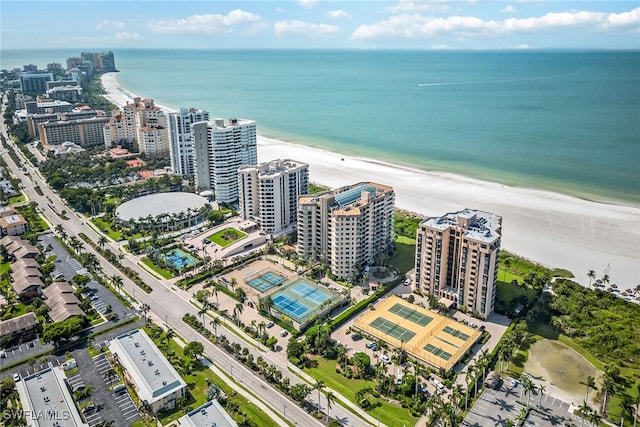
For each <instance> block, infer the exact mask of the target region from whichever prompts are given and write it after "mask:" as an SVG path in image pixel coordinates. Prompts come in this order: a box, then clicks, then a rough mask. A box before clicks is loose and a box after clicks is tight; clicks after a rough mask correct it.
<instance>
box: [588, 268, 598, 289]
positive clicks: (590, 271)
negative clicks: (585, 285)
mask: <svg viewBox="0 0 640 427" xmlns="http://www.w3.org/2000/svg"><path fill="white" fill-rule="evenodd" d="M587 277H588V278H589V287H591V281H592V280H593V279H595V278H596V271H595V270H589V272H588V273H587Z"/></svg>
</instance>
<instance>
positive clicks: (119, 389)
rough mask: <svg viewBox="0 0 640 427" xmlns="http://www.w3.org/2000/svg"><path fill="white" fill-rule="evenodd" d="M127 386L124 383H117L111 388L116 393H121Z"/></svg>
mask: <svg viewBox="0 0 640 427" xmlns="http://www.w3.org/2000/svg"><path fill="white" fill-rule="evenodd" d="M126 389H127V387H126V386H125V385H124V384H118V385H116V386H115V387H114V388H113V392H114V393H116V394H119V393H122V392H123V391H125V390H126Z"/></svg>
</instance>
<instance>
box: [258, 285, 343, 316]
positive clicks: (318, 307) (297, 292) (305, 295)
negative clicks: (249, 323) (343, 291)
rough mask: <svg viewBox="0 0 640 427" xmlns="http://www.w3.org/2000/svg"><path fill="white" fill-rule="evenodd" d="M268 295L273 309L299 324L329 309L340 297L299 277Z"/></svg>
mask: <svg viewBox="0 0 640 427" xmlns="http://www.w3.org/2000/svg"><path fill="white" fill-rule="evenodd" d="M270 296H271V301H272V305H271V307H272V308H273V309H274V311H277V312H279V313H280V314H282V315H283V316H285V317H287V318H288V319H291V320H293V321H295V322H297V323H299V324H300V325H304V324H306V323H307V322H309V321H311V320H313V319H314V317H315V316H317V315H319V314H320V313H323V312H325V311H326V310H329V309H331V308H332V307H333V306H335V305H336V304H337V303H339V302H340V300H341V299H342V297H341V295H340V294H337V293H335V292H333V291H330V290H328V289H326V288H324V287H321V286H319V285H317V284H316V283H314V282H312V281H310V280H306V279H304V278H299V277H296V278H295V279H294V280H293V281H292V282H291V283H287V284H286V285H284V286H283V287H282V288H281V289H278V290H277V291H275V292H273V293H272V294H271V295H270Z"/></svg>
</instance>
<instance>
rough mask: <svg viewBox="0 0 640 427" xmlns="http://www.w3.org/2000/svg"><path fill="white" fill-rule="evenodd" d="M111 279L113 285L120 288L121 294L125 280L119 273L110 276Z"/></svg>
mask: <svg viewBox="0 0 640 427" xmlns="http://www.w3.org/2000/svg"><path fill="white" fill-rule="evenodd" d="M109 280H110V281H111V286H113V287H114V288H116V289H117V290H118V295H120V288H121V287H122V285H123V284H124V281H123V280H122V277H121V276H118V275H117V274H114V275H113V276H111V277H110V278H109Z"/></svg>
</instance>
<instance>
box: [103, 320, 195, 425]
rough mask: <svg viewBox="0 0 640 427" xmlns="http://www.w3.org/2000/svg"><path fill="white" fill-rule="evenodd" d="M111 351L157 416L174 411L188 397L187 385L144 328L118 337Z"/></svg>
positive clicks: (111, 343)
mask: <svg viewBox="0 0 640 427" xmlns="http://www.w3.org/2000/svg"><path fill="white" fill-rule="evenodd" d="M109 350H110V351H111V354H112V355H113V358H114V359H115V360H117V361H118V363H120V364H121V365H122V367H123V368H124V370H125V377H126V378H127V380H128V381H130V382H131V383H132V384H133V386H134V387H135V390H136V393H137V395H138V397H139V398H140V401H141V402H143V403H144V404H145V405H146V406H148V408H149V409H150V410H151V411H152V412H153V413H154V414H155V413H158V411H160V410H172V409H173V408H175V405H176V399H178V398H180V397H185V394H186V390H187V384H186V383H185V382H184V380H183V379H182V377H180V375H179V374H178V372H177V371H176V370H175V368H174V367H173V366H171V364H170V363H169V361H168V360H167V359H166V358H165V357H164V356H163V355H162V353H161V352H160V349H159V348H158V347H157V346H156V345H155V344H154V343H153V341H152V340H151V338H149V336H148V335H147V333H146V332H145V331H143V330H142V329H136V330H135V331H132V332H127V333H126V334H122V335H120V336H118V337H116V338H114V339H113V340H111V342H110V343H109Z"/></svg>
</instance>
